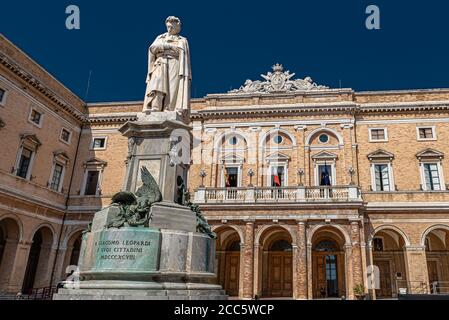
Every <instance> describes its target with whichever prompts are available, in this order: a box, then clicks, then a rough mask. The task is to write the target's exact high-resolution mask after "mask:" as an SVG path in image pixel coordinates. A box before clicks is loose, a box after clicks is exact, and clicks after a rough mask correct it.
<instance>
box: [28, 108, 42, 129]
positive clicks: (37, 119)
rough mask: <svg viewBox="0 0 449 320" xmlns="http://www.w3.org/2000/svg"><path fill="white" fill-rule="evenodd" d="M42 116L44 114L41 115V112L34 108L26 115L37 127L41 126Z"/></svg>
mask: <svg viewBox="0 0 449 320" xmlns="http://www.w3.org/2000/svg"><path fill="white" fill-rule="evenodd" d="M43 117H44V116H43V114H42V112H40V111H38V110H37V109H35V108H31V111H30V116H29V117H28V120H29V121H30V122H31V123H32V124H34V125H35V126H38V127H39V128H41V127H42V121H43Z"/></svg>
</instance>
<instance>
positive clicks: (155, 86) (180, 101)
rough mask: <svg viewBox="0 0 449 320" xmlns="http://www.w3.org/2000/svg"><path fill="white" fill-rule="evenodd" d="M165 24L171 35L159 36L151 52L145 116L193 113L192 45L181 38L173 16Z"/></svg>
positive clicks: (179, 23)
mask: <svg viewBox="0 0 449 320" xmlns="http://www.w3.org/2000/svg"><path fill="white" fill-rule="evenodd" d="M165 24H166V26H167V33H164V34H162V35H160V36H158V37H157V38H156V40H155V41H154V42H153V44H152V45H151V46H150V49H149V53H148V76H147V89H146V93H145V102H144V108H143V112H147V113H149V112H152V111H177V112H179V113H185V112H188V111H189V106H190V83H191V80H192V71H191V66H190V52H189V44H188V42H187V39H186V38H184V37H181V36H180V35H179V33H180V32H181V20H179V18H177V17H173V16H170V17H168V18H167V20H166V21H165Z"/></svg>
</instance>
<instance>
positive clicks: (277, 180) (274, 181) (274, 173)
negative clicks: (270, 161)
mask: <svg viewBox="0 0 449 320" xmlns="http://www.w3.org/2000/svg"><path fill="white" fill-rule="evenodd" d="M284 185H285V167H283V166H279V167H278V166H274V167H271V186H272V187H282V186H284Z"/></svg>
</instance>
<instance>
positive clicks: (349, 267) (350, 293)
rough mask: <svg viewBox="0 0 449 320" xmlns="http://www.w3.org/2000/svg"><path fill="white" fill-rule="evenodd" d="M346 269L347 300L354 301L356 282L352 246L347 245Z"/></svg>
mask: <svg viewBox="0 0 449 320" xmlns="http://www.w3.org/2000/svg"><path fill="white" fill-rule="evenodd" d="M345 267H346V279H345V280H346V298H347V299H349V300H354V281H353V267H354V266H353V264H352V245H351V244H347V245H345Z"/></svg>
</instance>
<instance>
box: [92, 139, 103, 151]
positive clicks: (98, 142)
mask: <svg viewBox="0 0 449 320" xmlns="http://www.w3.org/2000/svg"><path fill="white" fill-rule="evenodd" d="M105 148H106V138H94V140H93V142H92V149H105Z"/></svg>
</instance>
